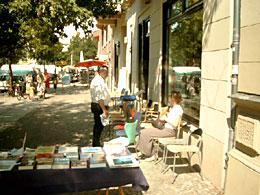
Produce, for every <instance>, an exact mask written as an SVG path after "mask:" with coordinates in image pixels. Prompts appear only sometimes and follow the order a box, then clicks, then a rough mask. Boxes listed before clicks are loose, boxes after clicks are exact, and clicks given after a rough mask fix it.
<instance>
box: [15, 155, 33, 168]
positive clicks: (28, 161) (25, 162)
mask: <svg viewBox="0 0 260 195" xmlns="http://www.w3.org/2000/svg"><path fill="white" fill-rule="evenodd" d="M34 158H35V156H34ZM34 158H30V156H27V157H25V156H24V157H23V159H22V162H21V164H20V165H19V167H18V170H30V169H34V166H35V164H36V163H35V160H34Z"/></svg>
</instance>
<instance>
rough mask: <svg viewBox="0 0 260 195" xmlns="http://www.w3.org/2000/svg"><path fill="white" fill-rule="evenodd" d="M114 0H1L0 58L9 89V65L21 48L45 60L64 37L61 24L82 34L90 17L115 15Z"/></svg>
mask: <svg viewBox="0 0 260 195" xmlns="http://www.w3.org/2000/svg"><path fill="white" fill-rule="evenodd" d="M116 5H117V0H62V1H60V0H23V1H21V0H1V1H0V16H1V24H0V25H1V28H0V31H1V35H0V41H1V46H0V49H1V50H0V58H5V57H7V58H8V63H9V64H10V66H9V67H10V78H11V79H10V91H11V92H12V91H13V83H12V70H11V64H12V63H13V62H14V61H15V60H16V59H18V58H19V57H20V55H21V54H22V52H21V51H22V49H23V48H26V50H27V51H28V53H29V54H30V55H32V56H33V57H35V58H36V59H39V60H46V58H47V59H48V58H49V56H50V50H47V51H46V46H48V47H53V46H54V45H55V44H57V43H58V40H59V37H62V36H65V37H66V34H65V33H64V31H63V30H64V27H65V26H68V25H70V24H73V25H74V26H75V28H76V29H78V28H82V29H83V31H84V32H85V33H87V32H89V29H90V28H89V27H93V20H92V19H91V17H93V16H96V17H97V16H102V17H105V16H107V15H113V14H116V13H117V12H116Z"/></svg>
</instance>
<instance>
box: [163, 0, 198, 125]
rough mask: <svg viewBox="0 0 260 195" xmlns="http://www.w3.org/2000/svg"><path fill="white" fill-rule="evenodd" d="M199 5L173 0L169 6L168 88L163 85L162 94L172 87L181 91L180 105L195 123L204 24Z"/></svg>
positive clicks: (194, 2) (168, 92) (196, 119)
mask: <svg viewBox="0 0 260 195" xmlns="http://www.w3.org/2000/svg"><path fill="white" fill-rule="evenodd" d="M184 2H185V4H183V3H184ZM190 5H192V6H195V7H196V5H197V7H196V9H194V11H191V10H190V9H189V10H188V6H190ZM198 6H201V8H202V2H201V1H199V0H193V1H175V2H174V3H173V4H172V6H169V7H170V8H168V9H171V14H172V15H171V17H170V18H168V19H167V27H166V33H167V43H166V45H167V47H166V56H167V73H166V80H167V81H166V85H167V87H166V88H165V93H166V95H165V97H167V94H170V92H171V91H173V90H176V91H179V92H181V94H182V98H183V101H182V104H181V105H182V108H183V109H184V113H185V115H186V116H187V117H188V118H189V119H190V118H192V119H195V121H197V122H198V121H199V111H200V91H201V81H200V80H201V51H202V25H203V23H202V22H203V21H202V18H203V10H202V9H201V8H200V9H198ZM186 9H187V11H186ZM167 13H169V10H168V11H167ZM166 101H167V100H166ZM184 117H185V116H184Z"/></svg>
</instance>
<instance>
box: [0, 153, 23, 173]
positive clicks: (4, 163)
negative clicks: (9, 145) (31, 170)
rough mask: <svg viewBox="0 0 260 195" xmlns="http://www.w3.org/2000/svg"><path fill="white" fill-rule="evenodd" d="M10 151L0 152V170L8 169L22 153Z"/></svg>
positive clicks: (17, 160)
mask: <svg viewBox="0 0 260 195" xmlns="http://www.w3.org/2000/svg"><path fill="white" fill-rule="evenodd" d="M12 151H13V150H12ZM12 151H6V152H0V171H10V170H12V169H13V168H14V166H15V165H16V163H18V162H19V161H20V159H21V157H22V155H20V154H19V155H17V154H14V153H12Z"/></svg>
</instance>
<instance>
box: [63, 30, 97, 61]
mask: <svg viewBox="0 0 260 195" xmlns="http://www.w3.org/2000/svg"><path fill="white" fill-rule="evenodd" d="M81 51H83V54H84V59H85V60H86V59H94V58H95V56H96V55H97V40H96V39H94V38H93V36H91V35H88V36H87V37H83V38H80V35H79V33H78V34H77V35H76V36H74V37H72V38H71V40H70V45H69V47H68V52H67V54H66V56H67V58H66V61H67V62H70V54H71V53H73V64H74V65H75V64H77V63H78V62H79V61H80V52H81Z"/></svg>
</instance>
